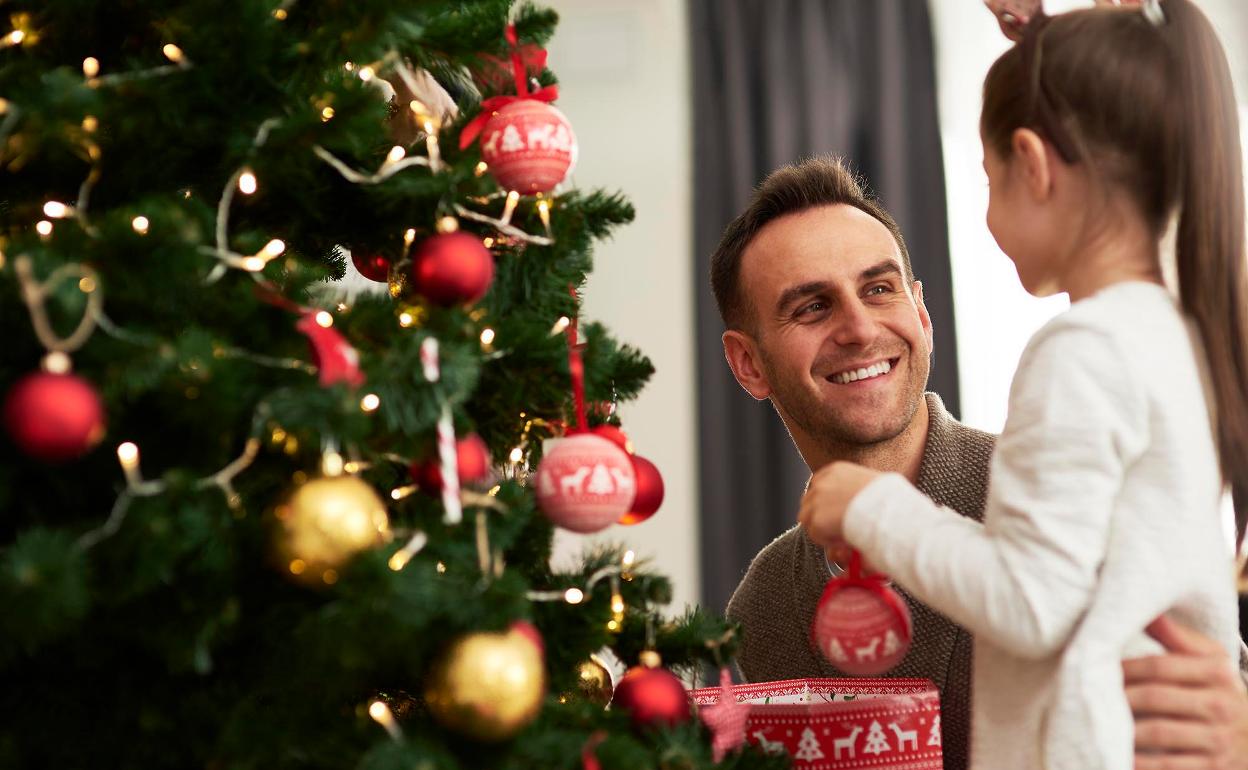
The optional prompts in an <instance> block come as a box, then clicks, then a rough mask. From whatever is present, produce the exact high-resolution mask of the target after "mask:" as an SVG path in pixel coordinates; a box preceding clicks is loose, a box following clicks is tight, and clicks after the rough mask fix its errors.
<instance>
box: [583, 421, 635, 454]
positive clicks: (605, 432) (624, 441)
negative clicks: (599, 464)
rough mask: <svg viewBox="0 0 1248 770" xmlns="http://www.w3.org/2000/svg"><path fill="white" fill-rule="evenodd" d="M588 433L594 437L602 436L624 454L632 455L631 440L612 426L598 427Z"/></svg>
mask: <svg viewBox="0 0 1248 770" xmlns="http://www.w3.org/2000/svg"><path fill="white" fill-rule="evenodd" d="M590 433H592V434H594V435H595V436H602V437H603V438H605V439H606V440H607V441H610V442H611V443H612V444H615V445H616V446H618V447H619V448H620V449H623V450H624V451H625V452H628V453H629V454H630V455H631V454H632V453H633V441H632V439H630V438H629V437H628V435H627V434H625V433H624V431H622V430H620V429H619V428H617V427H615V426H614V425H599V426H598V427H597V428H593V429H592V430H590Z"/></svg>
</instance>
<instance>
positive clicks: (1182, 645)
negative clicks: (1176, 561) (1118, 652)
mask: <svg viewBox="0 0 1248 770" xmlns="http://www.w3.org/2000/svg"><path fill="white" fill-rule="evenodd" d="M1148 633H1149V635H1151V636H1152V637H1153V638H1154V639H1156V640H1157V641H1159V642H1161V643H1162V645H1164V646H1165V648H1166V651H1167V652H1166V654H1164V655H1157V656H1153V657H1148V658H1137V659H1135V660H1128V661H1124V662H1123V664H1122V670H1123V678H1124V681H1125V683H1126V690H1127V701H1128V702H1129V703H1130V704H1131V711H1132V712H1133V713H1134V714H1135V770H1198V769H1204V768H1208V770H1214V769H1215V768H1217V769H1218V770H1232V769H1233V768H1245V769H1248V694H1245V692H1244V685H1243V682H1242V680H1241V679H1240V676H1239V671H1238V669H1237V667H1236V666H1234V665H1232V663H1231V661H1230V660H1228V659H1227V657H1226V651H1225V650H1223V649H1222V646H1221V645H1220V644H1218V643H1217V642H1215V641H1214V640H1212V639H1210V638H1208V637H1206V636H1203V635H1201V634H1199V633H1197V632H1195V631H1193V630H1191V629H1189V628H1187V627H1185V626H1182V625H1180V624H1178V623H1176V622H1174V621H1172V620H1170V619H1168V618H1166V617H1160V618H1158V619H1157V620H1155V621H1153V622H1152V623H1151V624H1150V625H1149V626H1148Z"/></svg>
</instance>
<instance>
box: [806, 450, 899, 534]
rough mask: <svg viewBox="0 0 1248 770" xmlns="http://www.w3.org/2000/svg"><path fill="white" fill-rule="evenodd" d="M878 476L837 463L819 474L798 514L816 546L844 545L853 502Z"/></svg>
mask: <svg viewBox="0 0 1248 770" xmlns="http://www.w3.org/2000/svg"><path fill="white" fill-rule="evenodd" d="M878 475H880V472H879V471H873V470H871V469H870V468H864V467H862V466H861V465H855V464H854V463H846V462H834V463H831V464H829V465H825V466H824V467H822V468H820V469H819V470H818V471H816V472H815V475H814V476H812V477H811V479H810V485H809V486H808V487H807V488H806V494H805V495H804V496H803V497H802V504H801V507H800V508H799V509H798V514H797V522H798V523H799V524H801V525H802V526H803V527H804V528H805V529H806V534H807V535H808V536H809V537H810V539H811V541H812V542H814V543H815V545H818V546H821V547H823V548H825V549H830V548H836V547H838V546H840V545H842V542H843V541H842V529H843V522H844V520H845V512H846V511H847V510H848V509H849V504H850V502H852V501H853V499H854V497H856V496H857V495H858V493H859V492H861V491H862V489H863V487H865V486H867V485H868V484H870V483H871V482H872V480H874V479H875V477H876V476H878Z"/></svg>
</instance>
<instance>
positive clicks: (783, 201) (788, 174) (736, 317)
mask: <svg viewBox="0 0 1248 770" xmlns="http://www.w3.org/2000/svg"><path fill="white" fill-rule="evenodd" d="M837 204H844V205H846V206H853V207H854V208H856V209H859V210H861V211H864V212H866V213H867V214H870V215H871V216H872V217H874V218H875V219H877V220H879V222H880V224H882V225H884V226H885V227H887V228H888V231H889V232H890V233H892V234H893V238H894V239H896V241H897V249H898V250H899V251H900V252H901V263H902V267H903V269H904V270H905V274H906V280H907V281H913V280H914V270H913V268H911V266H910V252H908V251H907V250H906V242H905V240H904V239H903V238H902V237H901V229H900V228H898V227H897V223H896V222H895V221H893V218H892V217H891V216H889V214H888V212H887V211H885V210H884V208H883V207H882V206H881V205H880V204H879V203H878V202H877V201H876V200H875V199H874V198H872V197H870V196H868V195H867V193H866V192H865V191H864V190H863V186H862V184H861V183H860V182H859V181H858V178H857V177H856V176H855V175H854V173H853V172H852V171H850V170H849V167H848V166H847V165H846V164H845V161H844V160H842V159H841V158H839V157H836V156H833V155H822V156H819V157H814V158H808V159H806V160H803V161H802V162H800V163H795V164H792V165H788V166H784V167H782V168H778V169H776V170H775V171H773V172H771V173H770V174H768V175H767V178H766V179H764V180H763V182H762V184H760V185H759V186H758V188H757V189H755V190H754V197H753V198H752V199H751V200H750V205H749V206H748V207H747V208H746V209H745V211H743V212H741V214H740V216H738V217H737V218H736V219H734V220H732V224H730V225H728V229H727V230H725V231H724V236H723V238H721V239H720V241H719V246H718V247H717V248H716V249H715V253H714V254H713V255H712V256H711V289H712V290H713V291H714V292H715V303H716V304H717V305H718V306H719V315H720V318H722V319H723V321H724V325H725V326H727V327H728V328H729V329H742V328H746V327H747V326H749V325H751V324H750V323H749V322H750V321H751V320H752V319H750V318H749V317H748V316H749V315H750V312H751V309H750V308H749V307H748V306H747V303H746V301H745V297H744V296H743V292H742V291H741V255H742V254H743V253H745V249H746V247H748V246H749V245H750V242H751V241H753V240H754V237H755V236H757V235H758V232H759V230H762V229H763V227H764V226H766V225H767V223H768V222H772V221H774V220H776V219H779V218H780V217H783V216H785V215H787V214H796V213H798V212H801V211H805V210H806V209H811V208H815V207H817V206H833V205H837Z"/></svg>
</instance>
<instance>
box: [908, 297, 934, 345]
mask: <svg viewBox="0 0 1248 770" xmlns="http://www.w3.org/2000/svg"><path fill="white" fill-rule="evenodd" d="M912 288H913V289H914V306H915V309H917V310H918V311H919V325H920V326H922V327H923V334H924V335H925V336H926V337H927V349H928V350H929V351H931V350H932V349H933V348H934V347H935V346H936V341H935V339H934V338H933V336H932V317H931V315H929V314H928V312H927V305H926V304H925V303H924V302H923V282H922V281H915V282H914V286H913V287H912Z"/></svg>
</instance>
